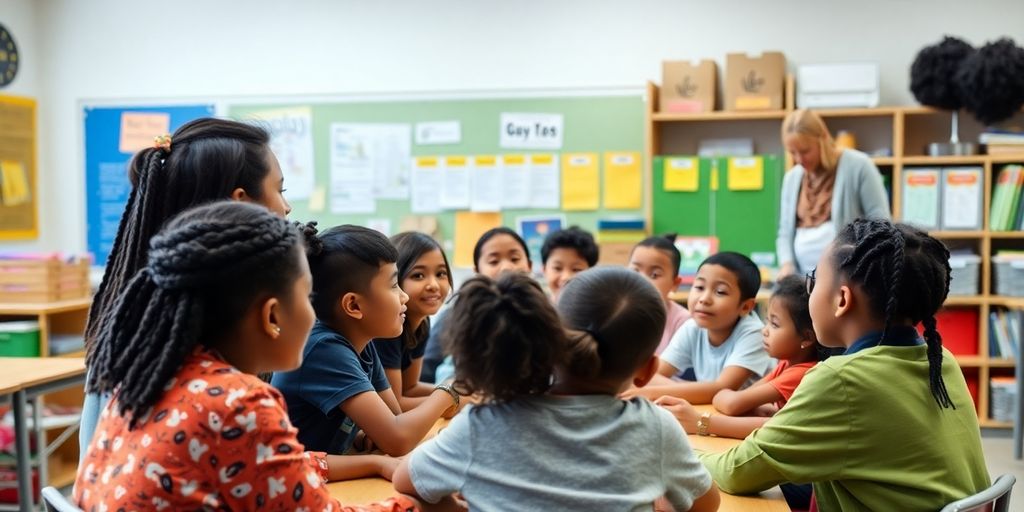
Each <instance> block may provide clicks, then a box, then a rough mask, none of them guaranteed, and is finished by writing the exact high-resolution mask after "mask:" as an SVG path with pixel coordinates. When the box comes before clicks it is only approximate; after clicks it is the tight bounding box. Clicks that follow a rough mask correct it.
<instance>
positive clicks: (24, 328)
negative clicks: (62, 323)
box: [0, 321, 39, 357]
mask: <svg viewBox="0 0 1024 512" xmlns="http://www.w3.org/2000/svg"><path fill="white" fill-rule="evenodd" d="M0 356H2V357H39V322H32V321H26V322H0Z"/></svg>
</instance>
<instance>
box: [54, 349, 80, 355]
mask: <svg viewBox="0 0 1024 512" xmlns="http://www.w3.org/2000/svg"><path fill="white" fill-rule="evenodd" d="M51 357H85V349H84V348H83V349H82V350H76V351H74V352H68V353H67V354H60V355H58V356H51Z"/></svg>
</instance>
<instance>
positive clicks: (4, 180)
mask: <svg viewBox="0 0 1024 512" xmlns="http://www.w3.org/2000/svg"><path fill="white" fill-rule="evenodd" d="M31 199H32V197H31V196H30V195H29V190H28V174H27V173H26V172H25V166H23V165H21V162H16V161H13V160H3V161H0V204H2V205H3V206H18V205H22V204H25V203H27V202H29V201H30V200H31Z"/></svg>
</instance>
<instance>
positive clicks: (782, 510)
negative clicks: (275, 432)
mask: <svg viewBox="0 0 1024 512" xmlns="http://www.w3.org/2000/svg"><path fill="white" fill-rule="evenodd" d="M697 408H698V409H701V410H702V411H703V410H710V408H711V406H710V405H705V406H700V405H699V406H697ZM447 424H448V420H438V422H437V423H436V424H435V425H434V428H433V429H431V430H430V433H429V434H427V437H426V439H430V438H431V437H433V436H435V435H437V432H438V431H440V430H441V429H442V428H444V426H445V425H447ZM687 438H689V440H690V446H692V447H693V449H694V450H697V451H701V452H711V453H718V452H724V451H726V450H728V449H729V448H732V447H733V446H736V445H737V444H739V443H740V441H739V440H738V439H728V438H725V437H705V436H697V435H689V436H687ZM327 489H328V490H329V491H330V492H331V496H334V497H335V498H336V499H338V501H341V503H342V504H345V505H366V504H368V503H373V502H375V501H380V500H383V499H387V498H389V497H391V496H394V495H395V494H396V492H397V491H395V488H394V487H393V486H392V485H391V482H389V481H387V480H385V479H383V478H361V479H359V480H349V481H345V482H331V483H329V484H327ZM718 510H719V511H720V512H732V511H743V512H789V506H788V505H787V504H786V500H785V498H783V496H782V491H781V490H780V489H779V488H778V487H775V488H773V489H769V490H768V491H765V492H762V493H760V494H757V495H753V496H734V495H731V494H726V493H722V504H721V506H719V508H718Z"/></svg>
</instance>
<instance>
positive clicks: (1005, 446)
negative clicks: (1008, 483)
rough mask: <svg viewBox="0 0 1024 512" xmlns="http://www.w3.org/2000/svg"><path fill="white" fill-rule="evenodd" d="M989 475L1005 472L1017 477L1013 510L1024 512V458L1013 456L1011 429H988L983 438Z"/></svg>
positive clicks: (1013, 511) (982, 442) (982, 443)
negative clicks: (1017, 458)
mask: <svg viewBox="0 0 1024 512" xmlns="http://www.w3.org/2000/svg"><path fill="white" fill-rule="evenodd" d="M981 446H982V448H984V450H985V461H986V462H987V463H988V472H989V475H991V476H992V478H993V479H995V478H996V477H997V476H999V475H1002V474H1003V473H1010V474H1012V475H1013V476H1015V477H1017V483H1016V484H1014V486H1013V491H1012V494H1011V499H1010V511H1011V512H1024V460H1016V459H1014V458H1013V438H1012V437H1011V436H1010V432H1009V431H1005V432H1003V431H986V432H985V433H984V435H983V436H982V438H981Z"/></svg>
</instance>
